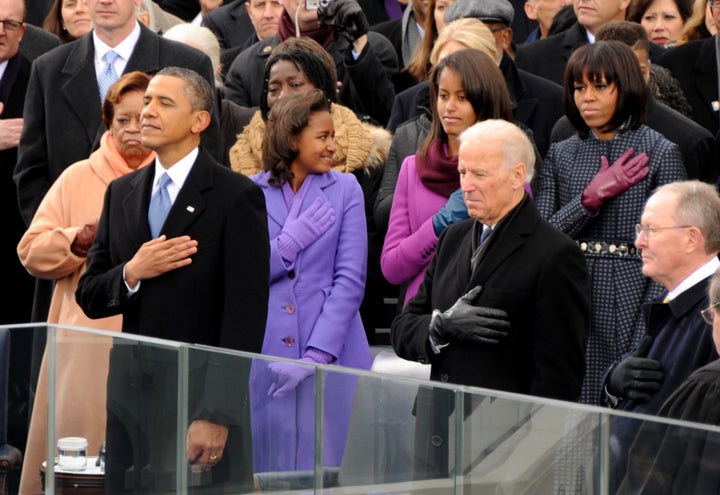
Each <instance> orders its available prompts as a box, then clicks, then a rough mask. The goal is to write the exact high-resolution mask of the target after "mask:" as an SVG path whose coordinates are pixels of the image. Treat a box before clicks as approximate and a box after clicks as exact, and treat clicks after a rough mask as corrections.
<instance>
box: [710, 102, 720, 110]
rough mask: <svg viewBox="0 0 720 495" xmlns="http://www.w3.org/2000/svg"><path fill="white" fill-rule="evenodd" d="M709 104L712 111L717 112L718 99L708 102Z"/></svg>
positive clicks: (718, 108)
mask: <svg viewBox="0 0 720 495" xmlns="http://www.w3.org/2000/svg"><path fill="white" fill-rule="evenodd" d="M710 106H711V107H712V109H713V111H715V112H717V111H719V110H720V101H714V102H712V103H710Z"/></svg>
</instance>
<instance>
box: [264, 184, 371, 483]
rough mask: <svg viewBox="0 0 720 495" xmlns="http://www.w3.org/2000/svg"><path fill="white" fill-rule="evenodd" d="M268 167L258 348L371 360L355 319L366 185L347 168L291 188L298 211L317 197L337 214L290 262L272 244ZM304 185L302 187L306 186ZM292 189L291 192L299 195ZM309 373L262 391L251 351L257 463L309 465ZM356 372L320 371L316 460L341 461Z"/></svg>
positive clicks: (276, 192) (353, 363)
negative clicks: (290, 388) (264, 307)
mask: <svg viewBox="0 0 720 495" xmlns="http://www.w3.org/2000/svg"><path fill="white" fill-rule="evenodd" d="M268 177H269V175H268V174H267V173H265V172H263V173H260V174H258V175H255V176H254V177H253V180H254V181H255V182H256V183H257V184H258V185H259V186H260V187H261V188H262V190H263V192H264V194H265V200H266V203H267V211H268V229H269V232H270V284H271V285H270V298H269V302H268V318H267V328H266V329H265V340H264V341H263V347H262V353H263V354H267V355H272V356H281V357H285V358H291V359H299V358H301V357H302V356H303V354H304V353H305V350H306V349H307V348H308V346H312V347H315V348H317V349H320V350H322V351H325V352H327V353H329V354H332V355H333V356H335V357H336V360H335V361H333V364H338V365H342V366H349V367H353V368H362V369H370V365H371V364H372V355H371V353H370V347H369V345H368V342H367V338H366V336H365V330H364V329H363V325H362V321H361V320H360V313H359V308H360V302H361V301H362V298H363V294H364V290H365V273H366V269H365V267H366V264H367V227H366V220H365V207H364V201H363V193H362V190H361V189H360V185H359V184H358V182H357V180H356V179H355V177H354V176H353V175H352V174H342V173H338V172H335V171H330V172H328V173H325V174H320V175H314V176H312V182H311V183H308V182H307V180H306V183H305V184H303V186H302V187H301V188H300V190H299V191H298V197H299V196H300V195H301V193H303V192H304V193H305V196H304V198H303V199H302V207H301V211H304V210H305V209H306V208H307V207H308V206H309V205H311V204H312V203H313V201H314V200H315V199H316V198H318V197H319V198H324V199H326V200H327V201H329V202H330V203H331V205H332V206H333V208H334V209H335V223H334V224H333V225H332V226H331V227H330V228H329V229H328V230H327V232H325V233H324V234H322V236H321V237H320V238H319V239H317V240H316V241H315V242H314V243H312V244H311V245H310V246H308V247H307V248H306V249H305V250H303V251H301V252H300V253H299V254H298V257H297V259H296V260H295V262H294V264H292V265H290V266H288V265H287V264H286V263H285V262H284V261H283V260H282V258H281V256H280V254H279V252H278V249H277V237H278V235H279V234H280V232H281V231H282V228H283V224H284V223H285V219H286V218H287V216H288V213H289V208H288V206H287V205H286V202H285V199H284V197H283V192H282V190H281V189H280V188H277V187H273V186H270V185H269V184H268ZM306 186H307V190H306V191H304V190H303V189H304V188H305V187H306ZM298 197H296V200H297V199H298ZM314 382H315V380H314V377H310V378H308V379H306V380H304V381H303V382H301V383H300V385H299V386H298V388H297V389H296V390H295V391H294V392H290V393H288V394H287V395H285V396H284V397H282V398H279V399H276V398H272V397H268V395H267V392H268V389H269V387H270V384H271V383H272V380H271V377H270V374H269V372H268V370H267V362H266V361H260V360H255V362H254V363H253V367H252V371H251V375H250V392H251V411H252V414H251V417H252V426H253V454H254V467H255V472H267V471H292V470H299V469H303V470H305V469H313V465H314V463H313V460H314V448H313V441H314V439H313V435H314V425H313V421H314V412H315V411H314V406H315V388H314ZM354 385H355V382H354V379H352V378H351V377H348V376H346V375H343V374H340V373H330V374H327V375H326V380H325V391H326V393H325V411H324V425H323V426H324V430H323V435H324V436H323V438H324V443H323V465H324V466H336V467H339V466H340V462H341V460H342V454H343V450H344V448H345V439H346V435H347V428H348V423H349V420H350V410H351V406H352V400H353V395H354V391H355V386H354Z"/></svg>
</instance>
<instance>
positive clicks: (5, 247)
mask: <svg viewBox="0 0 720 495" xmlns="http://www.w3.org/2000/svg"><path fill="white" fill-rule="evenodd" d="M29 78H30V61H29V60H28V59H27V58H25V57H24V56H23V54H22V53H18V54H17V55H15V57H13V58H11V59H10V60H9V61H8V65H7V67H6V69H5V73H4V74H3V77H2V79H0V101H2V102H3V103H4V105H5V109H4V110H3V112H2V115H0V119H16V118H21V117H22V116H23V106H24V103H25V90H26V88H27V84H28V79H29ZM16 160H17V148H9V149H6V150H1V151H0V208H2V211H3V212H5V215H4V218H3V240H2V241H1V242H0V256H2V259H3V260H4V261H3V267H4V268H3V273H4V276H5V278H6V280H8V283H9V284H10V286H11V287H12V290H11V291H8V293H7V294H6V295H5V297H4V298H3V303H2V304H0V325H2V324H9V323H25V322H27V321H30V313H31V307H32V299H33V286H34V278H33V277H31V276H30V275H29V274H28V272H27V270H25V267H23V266H22V264H21V263H20V260H19V259H18V257H17V245H18V242H20V238H21V237H22V236H23V234H24V233H25V230H26V228H27V227H26V226H25V222H24V221H23V218H22V216H21V215H20V210H19V208H18V202H17V189H16V188H15V183H14V182H13V178H12V171H13V168H14V167H15V162H16Z"/></svg>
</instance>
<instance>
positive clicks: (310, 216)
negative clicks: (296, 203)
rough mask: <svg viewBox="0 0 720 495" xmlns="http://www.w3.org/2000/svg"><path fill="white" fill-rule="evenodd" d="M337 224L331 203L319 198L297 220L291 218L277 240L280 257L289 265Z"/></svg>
mask: <svg viewBox="0 0 720 495" xmlns="http://www.w3.org/2000/svg"><path fill="white" fill-rule="evenodd" d="M334 223H335V210H333V208H332V206H331V205H330V202H329V201H325V200H323V199H320V198H317V199H316V200H315V201H313V203H312V204H311V205H310V206H309V207H308V208H307V210H305V211H304V212H302V213H301V214H300V215H298V216H297V217H296V218H289V219H288V220H287V221H286V222H285V225H284V226H283V229H282V232H280V235H279V236H278V238H277V245H278V250H279V251H280V256H282V257H283V259H284V260H285V261H287V262H288V263H292V262H294V261H295V258H297V255H298V253H299V252H300V251H302V250H303V249H305V248H306V247H308V246H309V245H310V244H312V243H313V242H315V241H316V240H317V239H318V238H319V237H320V236H321V235H323V234H324V233H325V232H326V231H327V229H329V228H330V226H332V225H333V224H334Z"/></svg>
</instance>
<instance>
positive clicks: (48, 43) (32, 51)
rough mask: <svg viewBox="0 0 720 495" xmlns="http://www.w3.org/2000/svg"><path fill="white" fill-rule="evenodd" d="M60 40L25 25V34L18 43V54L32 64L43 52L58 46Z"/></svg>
mask: <svg viewBox="0 0 720 495" xmlns="http://www.w3.org/2000/svg"><path fill="white" fill-rule="evenodd" d="M60 44H61V42H60V38H58V37H57V36H55V35H54V34H52V33H49V32H48V31H45V30H44V29H41V28H39V27H37V26H33V25H32V24H27V29H25V34H24V35H23V39H22V41H21V42H20V52H21V53H22V54H23V55H25V57H26V58H27V59H28V60H30V62H32V61H33V60H35V59H36V58H38V57H39V56H40V55H42V54H43V53H45V52H49V51H50V50H52V49H53V48H55V47H56V46H60Z"/></svg>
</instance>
